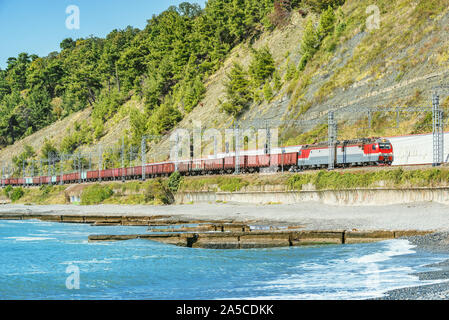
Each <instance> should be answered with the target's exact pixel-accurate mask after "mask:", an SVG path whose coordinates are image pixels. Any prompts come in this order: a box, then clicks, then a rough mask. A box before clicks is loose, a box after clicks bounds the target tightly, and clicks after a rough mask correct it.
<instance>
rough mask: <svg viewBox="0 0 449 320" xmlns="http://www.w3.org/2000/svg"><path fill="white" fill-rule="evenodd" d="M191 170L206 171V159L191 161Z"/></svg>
mask: <svg viewBox="0 0 449 320" xmlns="http://www.w3.org/2000/svg"><path fill="white" fill-rule="evenodd" d="M190 171H194V172H198V171H204V160H193V161H191V165H190Z"/></svg>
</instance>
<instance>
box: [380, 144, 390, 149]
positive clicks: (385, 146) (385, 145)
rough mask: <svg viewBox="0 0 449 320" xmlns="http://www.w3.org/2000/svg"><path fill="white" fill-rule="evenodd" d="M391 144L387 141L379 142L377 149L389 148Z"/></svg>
mask: <svg viewBox="0 0 449 320" xmlns="http://www.w3.org/2000/svg"><path fill="white" fill-rule="evenodd" d="M390 148H391V144H389V143H379V149H390Z"/></svg>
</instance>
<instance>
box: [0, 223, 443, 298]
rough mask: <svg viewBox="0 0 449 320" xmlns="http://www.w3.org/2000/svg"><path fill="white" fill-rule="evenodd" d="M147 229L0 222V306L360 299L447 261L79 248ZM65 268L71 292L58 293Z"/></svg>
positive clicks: (141, 243) (404, 254)
mask: <svg viewBox="0 0 449 320" xmlns="http://www.w3.org/2000/svg"><path fill="white" fill-rule="evenodd" d="M145 232H147V231H146V227H122V226H111V227H99V226H89V225H85V224H63V223H51V222H42V221H0V299H170V300H171V299H365V298H370V297H378V296H381V295H382V292H385V291H386V290H389V289H394V288H399V287H405V286H413V285H418V284H426V283H431V282H422V281H421V282H420V281H418V278H417V277H416V276H412V275H410V274H409V273H411V272H414V271H425V270H428V269H424V265H426V264H429V263H433V262H438V261H442V260H444V259H445V258H448V257H447V256H446V255H441V254H430V253H424V252H418V253H417V252H415V251H414V250H413V246H411V245H410V244H409V243H408V241H406V240H389V241H383V242H378V243H371V244H356V245H334V246H319V247H294V248H276V249H251V250H205V249H192V248H183V247H176V246H170V245H165V244H160V243H156V242H152V241H147V240H130V241H121V242H108V243H88V242H87V237H88V235H90V234H129V233H145ZM73 268H75V269H78V270H79V289H68V288H67V286H66V282H67V278H68V277H71V276H73V275H74V274H75V273H76V272H75V273H74V272H73V270H74V269H73ZM71 279H73V278H71ZM69 287H70V286H69Z"/></svg>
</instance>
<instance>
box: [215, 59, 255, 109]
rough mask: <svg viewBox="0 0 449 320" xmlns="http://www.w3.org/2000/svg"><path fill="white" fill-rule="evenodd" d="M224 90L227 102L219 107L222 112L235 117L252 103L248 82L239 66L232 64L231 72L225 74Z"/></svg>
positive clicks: (245, 74) (246, 76)
mask: <svg viewBox="0 0 449 320" xmlns="http://www.w3.org/2000/svg"><path fill="white" fill-rule="evenodd" d="M225 88H226V99H227V101H226V102H225V103H223V104H222V105H221V107H222V109H223V110H224V111H226V112H227V113H229V114H232V115H233V116H234V117H236V116H238V115H239V114H241V113H242V111H243V110H244V109H246V108H247V107H248V106H249V105H250V103H251V102H252V97H251V93H250V81H249V80H248V75H247V73H246V72H245V70H244V69H243V67H242V66H241V65H240V64H238V63H234V65H233V67H232V69H231V71H230V72H229V73H228V74H227V81H226V83H225Z"/></svg>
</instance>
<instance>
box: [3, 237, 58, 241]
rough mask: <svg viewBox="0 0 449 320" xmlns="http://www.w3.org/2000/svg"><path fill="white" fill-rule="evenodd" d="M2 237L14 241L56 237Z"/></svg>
mask: <svg viewBox="0 0 449 320" xmlns="http://www.w3.org/2000/svg"><path fill="white" fill-rule="evenodd" d="M4 239H11V240H15V241H44V240H56V238H48V237H6V238H4Z"/></svg>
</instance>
